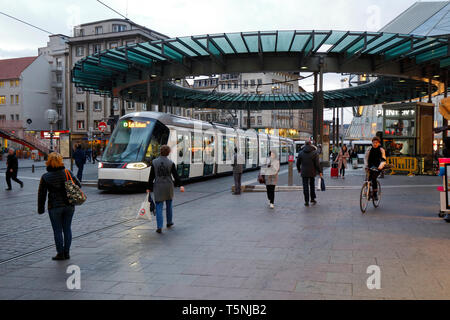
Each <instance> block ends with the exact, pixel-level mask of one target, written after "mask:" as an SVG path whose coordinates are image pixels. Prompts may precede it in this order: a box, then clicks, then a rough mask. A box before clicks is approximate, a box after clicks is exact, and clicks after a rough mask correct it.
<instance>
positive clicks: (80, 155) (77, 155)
mask: <svg viewBox="0 0 450 320" xmlns="http://www.w3.org/2000/svg"><path fill="white" fill-rule="evenodd" d="M73 159H74V160H75V164H76V166H77V168H78V172H77V178H78V180H80V182H81V181H83V169H84V165H85V164H86V155H85V154H84V151H83V149H81V144H78V145H77V147H76V149H75V152H74V153H73Z"/></svg>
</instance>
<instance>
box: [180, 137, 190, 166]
mask: <svg viewBox="0 0 450 320" xmlns="http://www.w3.org/2000/svg"><path fill="white" fill-rule="evenodd" d="M189 146H190V143H189V134H188V133H184V132H182V133H178V135H177V153H178V157H177V158H178V159H177V162H178V163H185V164H188V163H189V162H190V161H189Z"/></svg>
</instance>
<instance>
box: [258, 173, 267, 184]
mask: <svg viewBox="0 0 450 320" xmlns="http://www.w3.org/2000/svg"><path fill="white" fill-rule="evenodd" d="M258 182H259V183H260V184H266V177H265V176H264V175H263V174H259V175H258Z"/></svg>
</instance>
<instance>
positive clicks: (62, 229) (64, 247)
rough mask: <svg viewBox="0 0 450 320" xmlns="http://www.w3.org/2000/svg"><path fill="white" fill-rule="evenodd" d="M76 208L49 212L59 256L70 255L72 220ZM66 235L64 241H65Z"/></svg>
mask: <svg viewBox="0 0 450 320" xmlns="http://www.w3.org/2000/svg"><path fill="white" fill-rule="evenodd" d="M74 212H75V207H73V206H66V207H59V208H52V209H49V210H48V213H49V216H50V221H51V223H52V228H53V235H54V237H55V245H56V252H57V253H58V254H69V252H70V245H71V244H72V229H71V225H72V218H73V213H74ZM63 234H64V240H63Z"/></svg>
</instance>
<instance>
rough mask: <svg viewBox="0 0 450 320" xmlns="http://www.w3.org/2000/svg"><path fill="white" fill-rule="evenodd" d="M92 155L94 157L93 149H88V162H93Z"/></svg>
mask: <svg viewBox="0 0 450 320" xmlns="http://www.w3.org/2000/svg"><path fill="white" fill-rule="evenodd" d="M91 155H92V149H91V148H88V149H87V150H86V162H91V161H92V157H91Z"/></svg>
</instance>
